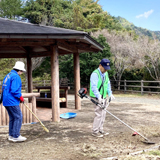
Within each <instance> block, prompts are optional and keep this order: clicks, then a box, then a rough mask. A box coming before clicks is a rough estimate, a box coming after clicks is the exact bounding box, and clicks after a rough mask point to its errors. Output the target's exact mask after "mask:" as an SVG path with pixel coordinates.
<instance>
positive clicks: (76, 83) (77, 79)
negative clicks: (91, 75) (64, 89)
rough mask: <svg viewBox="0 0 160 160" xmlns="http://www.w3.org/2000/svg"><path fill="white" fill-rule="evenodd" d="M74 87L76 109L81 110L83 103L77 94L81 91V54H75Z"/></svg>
mask: <svg viewBox="0 0 160 160" xmlns="http://www.w3.org/2000/svg"><path fill="white" fill-rule="evenodd" d="M73 56H74V86H75V109H79V110H80V109H81V101H80V98H79V97H78V95H77V93H78V91H79V90H80V64H79V53H74V54H73Z"/></svg>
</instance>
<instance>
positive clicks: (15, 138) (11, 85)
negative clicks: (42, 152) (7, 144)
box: [2, 61, 27, 142]
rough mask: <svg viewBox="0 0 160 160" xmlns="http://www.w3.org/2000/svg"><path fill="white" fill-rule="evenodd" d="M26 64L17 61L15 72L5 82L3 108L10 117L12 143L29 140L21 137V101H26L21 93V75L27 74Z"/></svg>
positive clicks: (6, 77)
mask: <svg viewBox="0 0 160 160" xmlns="http://www.w3.org/2000/svg"><path fill="white" fill-rule="evenodd" d="M25 71H26V70H25V68H24V63H23V62H20V61H17V62H16V64H15V66H14V67H13V70H12V71H11V72H10V73H9V74H7V75H6V76H5V78H4V80H3V85H2V90H3V106H4V107H5V108H6V110H7V112H8V115H9V137H8V140H9V141H12V142H23V141H25V140H26V139H27V138H25V137H22V136H21V135H20V130H21V126H22V120H23V115H22V112H21V109H20V106H19V104H20V101H21V102H23V101H24V99H23V97H22V93H21V87H22V82H21V78H20V75H21V74H22V73H23V72H25Z"/></svg>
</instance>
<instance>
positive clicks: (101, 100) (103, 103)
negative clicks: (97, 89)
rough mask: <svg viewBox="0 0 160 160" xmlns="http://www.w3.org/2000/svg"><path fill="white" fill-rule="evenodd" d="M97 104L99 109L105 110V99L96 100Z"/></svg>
mask: <svg viewBox="0 0 160 160" xmlns="http://www.w3.org/2000/svg"><path fill="white" fill-rule="evenodd" d="M98 103H99V104H100V105H101V108H102V109H104V108H105V99H102V98H101V97H100V98H99V99H98Z"/></svg>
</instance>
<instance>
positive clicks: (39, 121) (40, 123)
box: [23, 103, 49, 132]
mask: <svg viewBox="0 0 160 160" xmlns="http://www.w3.org/2000/svg"><path fill="white" fill-rule="evenodd" d="M23 104H24V105H25V106H26V107H27V109H28V110H29V111H30V112H31V113H32V114H33V115H34V117H35V118H36V119H37V120H38V121H39V122H40V124H41V126H42V127H43V129H44V130H45V131H46V132H49V130H48V129H47V128H46V127H45V126H44V124H43V123H42V122H41V121H40V119H39V118H38V117H37V116H36V115H35V114H34V113H33V112H32V111H31V109H30V108H29V107H28V106H27V105H26V104H25V103H23Z"/></svg>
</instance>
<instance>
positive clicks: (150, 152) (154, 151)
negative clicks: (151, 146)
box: [148, 150, 160, 156]
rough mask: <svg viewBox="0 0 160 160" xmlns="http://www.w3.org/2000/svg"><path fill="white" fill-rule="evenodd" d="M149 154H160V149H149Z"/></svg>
mask: <svg viewBox="0 0 160 160" xmlns="http://www.w3.org/2000/svg"><path fill="white" fill-rule="evenodd" d="M148 155H154V156H160V151H159V150H153V151H149V152H148Z"/></svg>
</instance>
